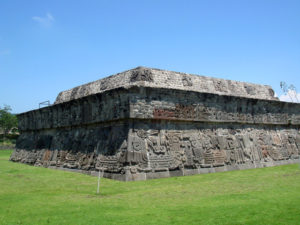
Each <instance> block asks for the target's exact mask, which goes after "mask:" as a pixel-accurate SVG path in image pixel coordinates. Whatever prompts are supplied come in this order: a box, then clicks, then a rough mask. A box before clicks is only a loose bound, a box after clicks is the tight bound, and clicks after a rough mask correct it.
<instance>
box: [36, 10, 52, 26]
mask: <svg viewBox="0 0 300 225" xmlns="http://www.w3.org/2000/svg"><path fill="white" fill-rule="evenodd" d="M32 19H33V20H34V21H36V22H37V23H39V24H40V25H41V26H43V27H50V26H51V25H52V24H53V22H54V21H55V20H54V17H53V16H52V15H51V13H47V14H46V16H45V17H39V16H34V17H32Z"/></svg>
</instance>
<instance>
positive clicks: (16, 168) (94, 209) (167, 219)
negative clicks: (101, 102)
mask: <svg viewBox="0 0 300 225" xmlns="http://www.w3.org/2000/svg"><path fill="white" fill-rule="evenodd" d="M10 154H11V151H10V150H5V151H0V224H1V225H4V224H30V225H32V224H55V225H57V224H84V225H86V224H300V170H299V165H298V164H295V165H286V166H279V167H271V168H264V169H253V170H244V171H233V172H225V173H215V174H203V175H195V176H187V177H173V178H167V179H157V180H148V181H139V182H127V183H125V182H119V181H114V180H109V179H102V180H101V194H100V195H97V194H96V193H95V192H96V189H97V177H91V176H87V175H83V174H78V173H71V172H64V171H59V170H51V169H46V168H38V167H33V166H28V165H24V164H20V163H13V162H10V161H8V159H9V155H10Z"/></svg>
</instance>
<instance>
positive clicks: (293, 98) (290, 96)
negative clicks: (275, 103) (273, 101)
mask: <svg viewBox="0 0 300 225" xmlns="http://www.w3.org/2000/svg"><path fill="white" fill-rule="evenodd" d="M279 100H280V101H283V102H298V103H300V93H297V92H296V91H293V90H289V91H288V93H287V94H286V95H284V94H283V95H281V96H280V97H279Z"/></svg>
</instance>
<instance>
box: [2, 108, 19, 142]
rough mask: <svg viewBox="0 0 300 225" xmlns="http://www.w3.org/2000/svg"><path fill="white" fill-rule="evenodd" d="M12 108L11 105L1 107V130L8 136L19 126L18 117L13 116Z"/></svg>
mask: <svg viewBox="0 0 300 225" xmlns="http://www.w3.org/2000/svg"><path fill="white" fill-rule="evenodd" d="M10 111H11V107H10V106H9V105H4V106H3V107H2V108H1V107H0V128H1V130H3V132H4V136H6V135H7V134H8V133H9V132H10V131H11V130H12V129H13V128H15V127H17V126H18V119H17V116H16V115H14V114H12V113H11V112H10Z"/></svg>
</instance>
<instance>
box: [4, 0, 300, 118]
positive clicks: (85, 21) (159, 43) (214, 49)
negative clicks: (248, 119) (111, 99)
mask: <svg viewBox="0 0 300 225" xmlns="http://www.w3.org/2000/svg"><path fill="white" fill-rule="evenodd" d="M137 66H147V67H155V68H160V69H167V70H173V71H180V72H186V73H194V74H201V75H206V76H213V77H219V78H225V79H232V80H239V81H247V82H252V83H260V84H269V85H271V86H272V87H273V88H274V90H275V92H276V93H277V94H278V95H279V96H280V95H281V94H282V92H281V90H280V86H279V83H280V81H285V82H286V83H287V84H294V86H295V87H296V88H298V89H299V90H298V92H299V91H300V79H299V77H300V1H299V0H296V1H291V0H281V1H276V0H270V1H268V0H259V1H256V0H249V1H248V0H197V1H189V0H185V1H176V0H170V1H169V0H161V1H156V0H151V1H150V0H148V1H146V0H137V1H131V0H126V1H125V0H122V1H114V0H109V1H108V0H107V1H100V0H98V1H92V0H85V1H74V0H73V1H63V0H59V1H55V0H51V1H30V0H26V1H22V0H19V1H15V0H0V80H1V85H0V106H3V104H8V105H10V106H11V107H12V109H13V112H14V113H20V112H24V111H28V110H31V109H35V108H38V103H39V102H42V101H45V100H50V101H51V103H53V102H54V100H55V98H56V96H57V94H58V93H59V92H60V91H63V90H66V89H70V88H72V87H75V86H77V85H80V84H84V83H87V82H90V81H94V80H97V79H100V78H102V77H105V76H108V75H111V74H114V73H117V72H121V71H124V70H127V69H131V68H133V67H137Z"/></svg>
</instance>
